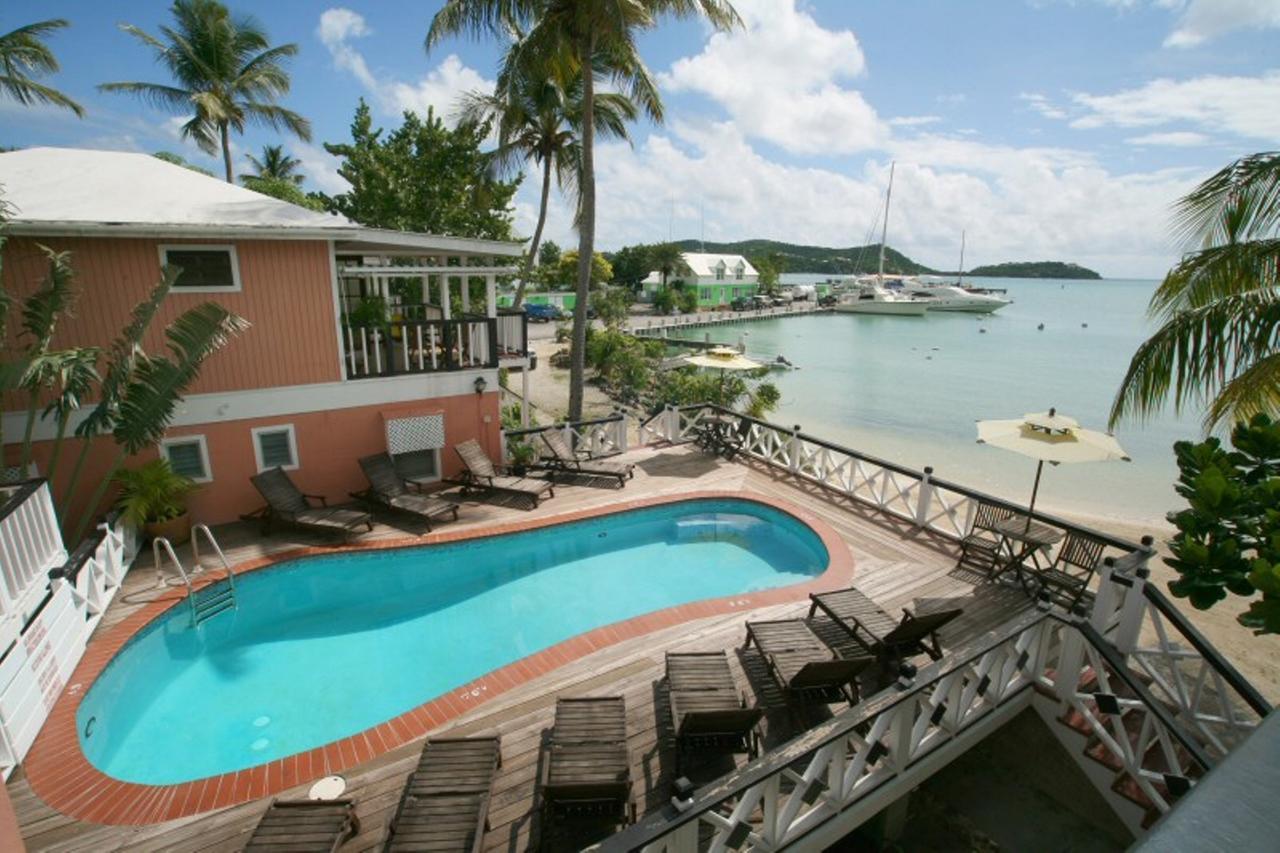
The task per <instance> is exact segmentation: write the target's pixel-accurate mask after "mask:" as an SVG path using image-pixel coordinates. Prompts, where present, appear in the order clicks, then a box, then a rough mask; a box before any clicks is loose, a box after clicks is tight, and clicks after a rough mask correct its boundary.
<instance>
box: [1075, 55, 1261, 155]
mask: <svg viewBox="0 0 1280 853" xmlns="http://www.w3.org/2000/svg"><path fill="white" fill-rule="evenodd" d="M1072 100H1073V101H1074V102H1075V104H1076V105H1077V106H1079V107H1082V108H1084V109H1085V110H1087V112H1086V114H1085V115H1083V116H1081V117H1080V118H1077V119H1075V120H1074V121H1072V122H1071V126H1072V127H1078V128H1096V127H1105V126H1117V127H1156V126H1159V125H1165V124H1171V123H1174V122H1178V123H1184V124H1192V125H1196V126H1199V127H1201V128H1203V129H1206V130H1212V131H1215V132H1221V131H1229V132H1231V133H1235V134H1237V135H1239V136H1243V137H1249V138H1253V139H1265V140H1268V141H1271V142H1274V141H1277V140H1280V109H1277V108H1276V105H1277V104H1278V103H1280V71H1269V72H1267V73H1265V74H1263V75H1261V76H1259V77H1219V76H1204V77H1193V78H1191V79H1188V80H1170V79H1158V80H1152V81H1151V82H1149V83H1147V84H1145V85H1143V86H1140V87H1138V88H1136V89H1127V90H1124V91H1121V92H1116V93H1114V94H1110V95H1090V94H1083V93H1081V94H1077V95H1074V96H1073V98H1072Z"/></svg>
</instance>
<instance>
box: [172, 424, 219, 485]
mask: <svg viewBox="0 0 1280 853" xmlns="http://www.w3.org/2000/svg"><path fill="white" fill-rule="evenodd" d="M193 441H194V442H195V443H196V444H198V445H199V446H200V461H201V462H202V463H204V474H205V475H204V476H203V477H192V478H191V482H193V483H212V482H213V465H212V464H210V462H209V443H208V442H207V441H205V438H204V436H203V435H175V436H170V437H167V438H162V439H160V458H162V459H164V460H165V461H166V462H168V461H169V450H168V448H169V446H170V445H172V444H190V443H191V442H193ZM172 464H173V463H171V462H170V465H172Z"/></svg>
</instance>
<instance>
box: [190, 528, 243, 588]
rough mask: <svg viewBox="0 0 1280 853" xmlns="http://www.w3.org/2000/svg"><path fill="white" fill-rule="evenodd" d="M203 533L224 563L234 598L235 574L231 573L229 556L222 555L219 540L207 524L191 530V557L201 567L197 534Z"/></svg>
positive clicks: (224, 569)
mask: <svg viewBox="0 0 1280 853" xmlns="http://www.w3.org/2000/svg"><path fill="white" fill-rule="evenodd" d="M198 533H203V534H204V535H205V538H206V539H208V540H209V544H210V545H212V546H213V550H214V553H216V554H217V555H218V560H219V561H220V562H221V563H222V570H223V571H224V572H226V573H227V585H228V586H230V587H231V594H232V595H233V596H234V595H235V592H236V580H235V573H234V572H232V571H231V564H230V563H228V562H227V555H226V554H223V553H222V547H221V546H220V545H218V540H216V539H214V538H213V531H211V530H210V529H209V525H207V524H197V525H195V526H194V527H192V528H191V557H192V559H193V560H195V563H196V565H197V566H198V565H200V537H199V536H197V535H196V534H198Z"/></svg>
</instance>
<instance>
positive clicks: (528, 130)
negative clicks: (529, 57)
mask: <svg viewBox="0 0 1280 853" xmlns="http://www.w3.org/2000/svg"><path fill="white" fill-rule="evenodd" d="M510 52H511V53H512V54H513V55H520V54H521V53H522V51H521V46H520V44H519V41H518V40H517V41H516V42H515V43H514V44H513V45H512V47H511V51H510ZM459 117H460V119H461V120H462V121H464V122H470V123H472V124H484V123H486V122H491V123H492V125H493V126H494V127H495V128H496V129H497V132H498V147H497V148H496V149H495V150H494V151H493V152H492V154H490V157H491V162H492V165H493V168H494V169H495V171H497V172H498V173H499V174H501V175H511V174H514V173H517V172H519V171H520V168H521V166H523V165H524V164H525V163H526V162H527V161H529V160H532V161H533V162H534V163H535V164H537V165H538V166H540V167H541V170H542V195H541V200H540V202H539V204H538V224H537V226H536V227H535V228H534V229H533V239H532V240H531V241H530V243H529V251H528V253H527V254H526V256H525V268H524V274H523V275H522V276H521V277H520V286H519V287H518V288H517V289H516V295H515V299H514V300H513V301H512V307H515V308H519V307H520V305H521V303H523V302H524V291H525V287H526V286H527V284H528V281H529V278H530V276H531V274H532V271H533V267H534V266H536V265H537V262H538V245H539V244H540V243H541V242H542V229H543V227H544V226H545V225H546V222H547V202H548V199H549V197H550V193H551V173H552V171H554V172H555V176H556V182H557V183H558V184H559V185H560V189H561V190H565V191H575V190H576V188H577V185H578V171H579V169H580V167H581V158H582V148H581V145H580V144H579V134H580V131H581V127H582V83H581V78H577V79H574V80H572V81H570V82H569V83H568V84H567V85H562V84H561V83H560V82H559V81H557V80H556V79H554V78H553V77H550V76H548V75H547V74H546V73H545V71H544V70H543V69H538V68H530V67H528V66H525V67H523V68H519V69H516V68H513V69H512V75H511V77H510V78H509V80H508V81H507V82H506V85H499V86H498V87H496V88H495V90H494V91H493V92H492V93H490V94H485V93H482V92H471V93H468V94H467V95H465V96H463V100H462V107H461V109H460V110H459ZM635 117H636V106H635V104H633V103H631V100H630V99H629V98H627V97H626V96H625V95H620V94H616V93H612V92H610V93H607V94H601V95H597V96H596V116H595V119H596V127H597V129H598V130H599V131H600V134H601V136H612V137H615V138H618V139H627V138H629V137H628V136H627V122H629V121H634V120H635Z"/></svg>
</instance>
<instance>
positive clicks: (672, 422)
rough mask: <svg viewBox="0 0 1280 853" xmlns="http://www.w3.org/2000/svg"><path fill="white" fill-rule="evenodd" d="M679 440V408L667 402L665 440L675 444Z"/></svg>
mask: <svg viewBox="0 0 1280 853" xmlns="http://www.w3.org/2000/svg"><path fill="white" fill-rule="evenodd" d="M679 440H680V410H679V409H677V408H676V407H675V406H673V405H671V404H670V403H668V404H667V441H669V442H671V443H672V444H675V443H676V442H677V441H679Z"/></svg>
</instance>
